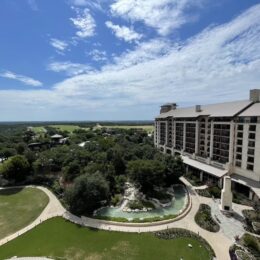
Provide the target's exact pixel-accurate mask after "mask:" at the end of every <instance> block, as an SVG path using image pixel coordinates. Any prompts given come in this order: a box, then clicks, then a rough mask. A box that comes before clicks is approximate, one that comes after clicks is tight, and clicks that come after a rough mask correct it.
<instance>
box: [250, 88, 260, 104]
mask: <svg viewBox="0 0 260 260" xmlns="http://www.w3.org/2000/svg"><path fill="white" fill-rule="evenodd" d="M250 101H252V102H259V101H260V89H251V90H250Z"/></svg>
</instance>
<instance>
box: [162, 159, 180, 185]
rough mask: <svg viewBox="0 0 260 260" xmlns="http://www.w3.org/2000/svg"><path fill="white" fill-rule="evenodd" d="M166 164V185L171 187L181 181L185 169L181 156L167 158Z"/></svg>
mask: <svg viewBox="0 0 260 260" xmlns="http://www.w3.org/2000/svg"><path fill="white" fill-rule="evenodd" d="M165 164H166V165H165V167H166V172H165V174H166V183H167V185H168V186H170V185H172V184H175V183H176V182H178V181H179V178H180V177H181V176H182V175H183V174H184V173H185V167H184V164H183V161H182V158H181V157H180V156H175V157H172V156H170V155H168V156H167V157H166V158H165Z"/></svg>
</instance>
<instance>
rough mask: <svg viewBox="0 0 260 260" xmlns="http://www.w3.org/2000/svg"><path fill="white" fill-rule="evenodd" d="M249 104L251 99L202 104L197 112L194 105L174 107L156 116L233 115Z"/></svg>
mask: <svg viewBox="0 0 260 260" xmlns="http://www.w3.org/2000/svg"><path fill="white" fill-rule="evenodd" d="M250 104H252V101H250V100H242V101H233V102H226V103H218V104H211V105H202V106H201V110H200V111H199V112H196V109H195V106H193V107H186V108H176V109H174V110H170V111H169V112H166V113H162V114H160V115H159V116H157V117H156V118H166V117H175V118H189V117H198V116H210V117H233V116H235V115H237V114H238V113H240V112H241V111H243V110H244V109H245V108H247V107H248V106H249V105H250Z"/></svg>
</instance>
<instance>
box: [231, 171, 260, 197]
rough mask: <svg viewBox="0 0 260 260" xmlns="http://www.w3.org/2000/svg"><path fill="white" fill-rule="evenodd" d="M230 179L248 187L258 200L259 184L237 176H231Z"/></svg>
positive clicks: (259, 195)
mask: <svg viewBox="0 0 260 260" xmlns="http://www.w3.org/2000/svg"><path fill="white" fill-rule="evenodd" d="M230 177H231V180H232V181H235V182H237V183H240V184H242V185H244V186H247V187H249V188H250V189H251V190H252V191H253V192H254V193H255V194H256V195H257V197H258V198H260V183H259V182H258V181H254V180H251V179H248V178H246V177H244V176H240V175H238V174H232V175H231V176H230Z"/></svg>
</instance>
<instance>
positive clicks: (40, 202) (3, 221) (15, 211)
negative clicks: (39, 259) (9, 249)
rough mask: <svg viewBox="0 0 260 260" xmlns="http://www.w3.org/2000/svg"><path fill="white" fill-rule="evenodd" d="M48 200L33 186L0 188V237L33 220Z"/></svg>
mask: <svg viewBox="0 0 260 260" xmlns="http://www.w3.org/2000/svg"><path fill="white" fill-rule="evenodd" d="M48 202H49V198H48V196H47V195H46V194H45V193H44V192H43V191H41V190H38V189H35V188H25V189H8V190H0V239H2V238H4V237H6V236H7V235H10V234H12V233H14V232H16V231H18V230H20V229H21V228H23V227H25V226H27V225H29V224H30V223H31V222H33V221H34V220H35V219H36V218H37V217H38V216H39V215H40V213H41V212H42V211H43V209H44V208H45V207H46V205H47V204H48ZM0 251H1V250H0ZM0 259H1V258H0Z"/></svg>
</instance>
